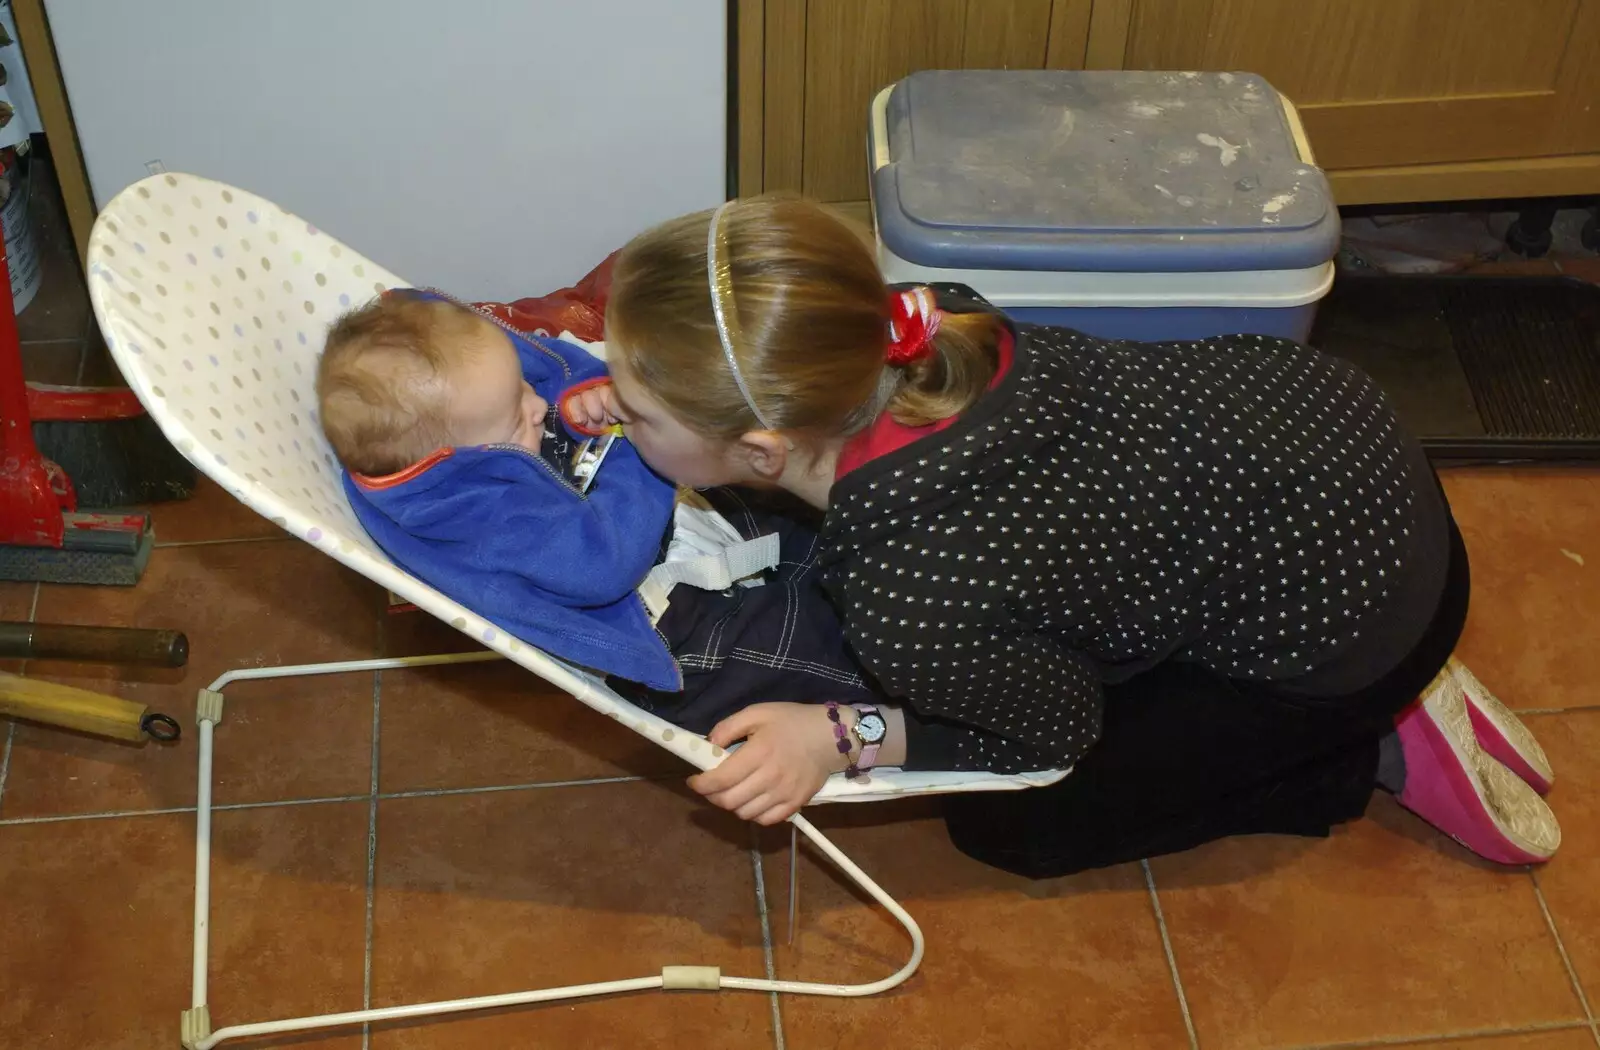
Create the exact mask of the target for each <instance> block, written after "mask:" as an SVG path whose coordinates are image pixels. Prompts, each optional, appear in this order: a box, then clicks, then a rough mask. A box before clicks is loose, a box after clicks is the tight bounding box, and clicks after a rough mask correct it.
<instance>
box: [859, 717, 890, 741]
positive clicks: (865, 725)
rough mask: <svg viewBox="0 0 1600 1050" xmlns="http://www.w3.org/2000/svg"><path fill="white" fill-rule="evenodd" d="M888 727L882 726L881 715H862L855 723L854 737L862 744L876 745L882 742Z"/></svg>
mask: <svg viewBox="0 0 1600 1050" xmlns="http://www.w3.org/2000/svg"><path fill="white" fill-rule="evenodd" d="M888 729H889V727H888V726H886V725H884V724H883V716H882V715H862V716H861V719H860V720H859V721H858V722H856V736H858V737H860V738H861V742H862V743H863V744H876V743H879V742H880V741H882V740H883V737H884V734H885V733H887V732H888Z"/></svg>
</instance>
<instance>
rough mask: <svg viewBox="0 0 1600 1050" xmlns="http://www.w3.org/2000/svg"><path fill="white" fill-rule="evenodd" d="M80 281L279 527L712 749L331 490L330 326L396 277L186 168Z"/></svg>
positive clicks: (690, 747) (909, 787)
mask: <svg viewBox="0 0 1600 1050" xmlns="http://www.w3.org/2000/svg"><path fill="white" fill-rule="evenodd" d="M88 262H89V292H90V298H91V300H92V301H93V304H94V311H95V316H96V317H97V318H98V319H99V322H100V328H101V331H102V332H103V333H104V335H105V339H106V345H107V346H108V347H109V348H110V350H111V353H112V356H113V357H114V358H115V359H116V362H117V365H118V367H119V368H120V369H121V370H122V373H123V375H124V376H125V377H126V378H127V381H128V384H129V386H131V387H132V388H133V390H134V392H135V393H137V394H138V396H139V399H140V400H141V401H142V402H143V403H144V405H145V408H146V409H147V410H148V411H149V413H150V415H151V417H152V418H154V419H155V421H156V422H157V423H158V424H159V425H160V426H161V429H162V431H163V432H164V433H165V434H166V436H167V438H168V439H169V440H170V441H172V443H173V444H174V445H175V446H177V448H178V449H179V451H181V452H182V453H183V454H184V455H185V456H186V457H188V458H189V459H190V460H191V461H192V462H193V463H194V464H195V466H197V467H198V468H199V469H200V470H202V471H203V472H205V473H206V474H208V475H209V476H210V477H211V478H212V479H214V480H215V481H216V482H217V483H218V484H220V485H221V486H222V487H223V488H225V489H227V490H228V492H230V493H232V494H233V495H234V496H235V497H237V498H238V499H239V500H240V501H241V502H243V503H244V504H245V505H247V506H249V507H250V508H251V509H253V510H255V511H256V512H257V513H260V514H262V515H264V516H266V517H267V518H270V519H271V520H272V521H273V522H275V523H277V524H278V525H280V526H282V527H283V528H284V529H286V530H288V531H289V532H291V533H293V534H294V535H295V536H298V537H300V538H301V539H303V540H304V541H305V542H307V543H310V544H312V545H313V546H315V547H317V548H318V549H319V550H322V551H324V552H325V553H327V554H328V555H329V556H330V557H333V558H336V559H338V560H339V561H340V562H342V563H343V564H345V565H347V566H349V567H350V568H351V569H354V570H355V571H356V572H359V573H361V574H362V575H363V576H366V577H368V578H370V579H372V580H374V581H375V582H377V583H378V584H380V585H382V586H384V587H386V588H388V589H389V590H391V591H393V592H394V593H396V594H398V595H401V596H402V597H404V598H406V599H407V600H409V601H411V602H414V603H416V605H418V606H419V607H420V608H422V609H424V610H426V611H428V612H430V613H432V614H433V615H435V616H438V617H439V618H441V619H443V620H445V621H447V622H449V623H450V624H452V625H453V626H454V627H456V628H457V629H458V630H460V631H462V632H464V633H466V634H468V635H470V636H472V637H473V638H475V639H477V640H479V641H481V642H482V643H483V644H484V645H486V646H488V647H489V648H491V649H493V650H495V651H497V652H499V653H500V654H502V655H503V656H505V657H506V658H508V659H511V660H514V661H516V662H517V663H519V664H521V665H522V666H523V667H525V668H527V669H528V670H530V671H532V672H533V673H535V674H537V675H539V676H540V677H542V678H545V679H547V680H548V681H550V682H552V683H553V684H555V685H557V686H559V687H560V688H562V689H565V690H566V691H568V692H570V693H572V694H573V695H574V696H575V697H577V698H578V699H579V700H581V701H583V702H584V703H585V704H588V705H589V706H590V707H592V708H595V709H596V710H597V711H600V712H601V713H603V714H606V715H609V716H610V717H612V718H615V719H617V720H618V721H620V722H622V723H623V724H625V725H627V726H628V727H629V728H631V729H633V730H635V731H636V732H638V733H640V734H642V735H644V736H646V737H648V738H650V739H651V740H653V741H654V742H656V743H657V744H659V745H660V746H662V747H665V748H667V749H668V750H669V751H672V752H673V753H674V754H677V755H678V756H679V757H681V758H683V759H684V760H686V761H688V762H690V763H691V764H693V765H695V766H698V767H701V768H706V767H709V766H712V765H715V764H716V763H717V762H718V761H720V758H721V753H720V751H717V750H716V749H714V748H712V747H711V745H710V744H709V743H708V742H707V741H706V740H705V739H704V738H703V737H700V736H697V735H695V734H693V733H688V732H686V731H684V730H681V729H677V728H675V727H674V726H672V725H671V724H669V723H667V722H664V721H662V720H661V719H660V718H657V717H656V716H654V715H652V714H650V713H649V712H646V711H643V710H640V709H639V708H637V707H635V706H633V705H632V704H629V703H628V702H627V701H625V700H623V699H622V698H621V697H619V696H618V695H617V694H616V693H614V692H613V691H612V690H611V689H610V688H609V687H608V686H607V685H606V684H605V682H604V681H603V680H602V679H601V678H599V677H597V676H595V675H593V674H590V673H588V672H586V671H584V670H582V669H579V668H574V667H570V666H568V665H566V664H564V663H562V662H560V661H558V660H556V659H554V658H553V657H551V656H549V655H547V654H545V653H544V652H542V651H540V650H538V649H536V648H534V647H532V646H529V645H527V644H525V643H523V642H521V641H518V640H517V639H516V638H512V637H509V636H507V635H506V634H505V633H504V632H502V631H500V630H499V629H497V628H495V627H494V626H492V625H491V624H489V623H488V622H487V621H485V620H484V619H482V618H481V617H479V616H478V615H477V614H475V613H474V612H473V611H472V610H471V609H468V608H466V607H464V606H462V605H460V604H458V603H456V602H454V601H452V600H450V599H449V598H446V597H445V596H444V595H442V594H440V593H439V592H437V591H435V590H433V589H432V588H431V587H428V586H427V585H426V584H424V583H422V582H421V581H420V580H418V579H416V578H414V577H412V576H410V575H408V574H407V573H405V572H404V571H402V570H401V569H399V568H398V567H396V566H395V565H394V564H393V563H392V562H390V561H389V559H388V558H387V557H386V556H385V555H384V554H383V552H382V551H380V550H379V549H378V548H377V547H376V546H374V545H373V543H372V541H371V540H369V539H368V538H367V536H366V533H365V532H364V531H363V530H362V528H361V526H360V524H358V523H357V521H356V518H355V516H354V515H353V514H352V513H351V511H350V507H349V504H348V503H347V502H346V500H345V496H344V492H343V489H342V487H341V485H340V480H339V467H338V465H337V463H336V462H335V460H334V457H333V454H332V452H331V451H330V449H329V447H328V444H327V441H326V440H324V438H323V436H322V432H321V428H320V426H319V425H318V421H317V409H316V392H315V385H314V384H315V377H316V362H317V356H318V354H320V353H321V351H322V344H323V336H324V333H325V332H326V330H327V327H328V324H329V323H330V322H331V321H332V320H333V319H334V318H335V317H337V316H338V315H339V313H340V312H342V311H343V310H345V309H346V308H348V307H350V306H352V305H358V304H360V303H362V302H364V301H366V300H367V299H369V298H371V297H372V296H373V295H375V294H376V293H378V292H381V291H383V290H385V289H387V288H392V287H397V286H399V287H403V286H406V285H407V284H408V282H406V281H404V280H403V279H401V278H400V277H397V276H396V275H394V274H392V273H390V272H388V271H387V270H385V269H384V268H383V267H381V266H379V265H377V264H375V263H373V262H371V261H370V260H368V259H365V258H363V257H362V256H361V255H360V254H359V253H358V252H356V251H354V250H352V249H351V248H349V247H348V246H346V245H344V244H341V243H340V242H339V241H337V240H335V239H334V238H332V237H330V236H328V235H327V234H326V233H324V232H322V231H321V230H319V229H318V228H317V227H316V226H315V225H314V224H312V223H309V222H306V221H305V220H303V219H300V218H298V217H296V216H294V215H291V214H290V213H288V212H286V211H284V210H283V209H282V208H280V207H278V206H277V205H276V204H273V203H272V202H270V201H267V200H263V199H262V198H260V197H257V196H255V195H254V194H251V193H248V192H246V191H244V190H240V189H236V188H234V187H231V186H226V185H223V184H221V183H218V182H214V181H211V180H209V179H204V178H199V177H197V176H193V175H181V174H164V175H156V176H152V177H150V178H148V179H144V180H142V181H140V182H138V183H136V184H134V185H133V186H130V187H129V188H128V189H126V190H124V191H123V192H122V193H121V194H119V195H118V196H117V197H116V198H115V199H114V200H113V201H111V203H110V204H109V205H108V206H107V207H106V209H105V210H104V211H103V212H102V213H101V215H100V217H99V220H98V221H97V222H96V223H95V227H94V232H93V234H92V236H91V238H90V242H89V255H88ZM1063 775H1064V774H1063V773H1060V772H1047V773H1038V774H1028V775H1024V776H995V775H993V774H986V773H960V774H957V773H907V772H901V771H898V770H882V771H878V772H876V773H874V774H873V775H872V776H870V777H866V778H861V779H860V780H857V781H850V780H846V779H845V778H844V777H842V776H838V777H834V778H832V779H831V780H830V781H829V782H828V784H827V785H826V786H825V787H824V788H823V790H822V791H821V792H820V793H819V794H818V795H817V797H816V799H815V800H814V801H818V802H823V801H868V800H871V799H876V798H882V797H885V796H889V795H900V794H907V793H933V792H951V791H980V790H998V789H1008V788H1019V787H1028V786H1033V785H1036V784H1045V783H1050V782H1052V781H1054V780H1058V779H1060V777H1061V776H1063Z"/></svg>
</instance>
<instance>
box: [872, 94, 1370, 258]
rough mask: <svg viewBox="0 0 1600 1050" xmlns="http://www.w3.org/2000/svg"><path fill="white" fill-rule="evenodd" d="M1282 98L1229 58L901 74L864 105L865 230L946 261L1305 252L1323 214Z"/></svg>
mask: <svg viewBox="0 0 1600 1050" xmlns="http://www.w3.org/2000/svg"><path fill="white" fill-rule="evenodd" d="M1289 111H1290V110H1289V108H1288V107H1286V104H1285V102H1284V100H1283V98H1282V96H1280V95H1279V94H1278V92H1277V91H1275V90H1274V89H1273V88H1272V86H1271V85H1270V84H1268V83H1267V82H1266V81H1265V80H1263V79H1262V78H1261V77H1258V76H1255V75H1252V74H1244V73H1150V72H1124V71H1088V72H1085V71H1067V70H1044V71H1033V70H1016V71H989V70H928V71H925V72H920V73H913V74H912V75H911V76H909V77H907V78H906V79H904V80H902V81H900V82H899V83H898V84H895V85H894V86H893V87H891V88H887V89H885V90H884V92H883V93H882V94H880V95H879V96H878V98H877V100H876V101H875V102H874V104H873V113H872V118H873V119H872V127H871V131H870V149H869V153H870V155H871V160H872V166H873V172H872V190H873V205H874V210H875V215H876V219H877V226H878V234H879V237H880V238H881V239H882V241H883V243H884V245H885V246H886V247H888V248H889V249H890V250H891V251H893V252H894V253H895V254H896V255H898V256H900V257H901V258H903V259H906V260H907V261H910V262H914V263H918V264H920V265H923V266H936V267H946V268H960V269H988V270H996V269H999V270H1088V271H1102V272H1105V271H1131V272H1143V273H1149V272H1195V271H1229V270H1232V271H1237V270H1284V269H1309V268H1311V267H1316V266H1321V265H1323V264H1325V263H1326V262H1328V260H1330V259H1332V258H1333V256H1334V254H1335V253H1336V252H1337V251H1338V245H1339V232H1340V225H1339V213H1338V209H1337V208H1336V206H1335V205H1334V201H1333V193H1332V191H1331V189H1330V188H1329V186H1328V180H1327V178H1326V177H1325V176H1324V175H1323V173H1322V172H1321V171H1320V170H1319V169H1318V168H1316V167H1315V166H1314V165H1313V164H1312V163H1311V158H1310V156H1309V150H1306V151H1304V152H1305V153H1306V155H1305V156H1302V148H1301V146H1300V144H1299V140H1298V139H1297V136H1296V131H1295V129H1294V128H1293V127H1291V124H1290V119H1289V116H1288V113H1289Z"/></svg>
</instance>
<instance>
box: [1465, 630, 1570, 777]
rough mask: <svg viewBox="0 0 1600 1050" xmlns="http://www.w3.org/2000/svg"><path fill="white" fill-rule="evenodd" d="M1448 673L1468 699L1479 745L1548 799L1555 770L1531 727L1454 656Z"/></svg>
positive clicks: (1468, 706) (1468, 710) (1468, 712)
mask: <svg viewBox="0 0 1600 1050" xmlns="http://www.w3.org/2000/svg"><path fill="white" fill-rule="evenodd" d="M1445 670H1446V671H1448V672H1449V673H1450V677H1452V678H1454V679H1455V680H1456V684H1457V685H1459V686H1461V691H1462V693H1464V694H1465V695H1466V698H1467V714H1469V715H1471V716H1472V728H1473V729H1474V730H1475V731H1476V732H1477V734H1478V743H1480V744H1482V745H1483V749H1484V750H1485V751H1487V752H1489V754H1490V755H1491V756H1493V758H1494V760H1495V761H1496V762H1499V763H1500V764H1501V765H1503V766H1505V767H1506V768H1507V769H1509V770H1511V772H1513V773H1515V774H1516V775H1517V776H1519V777H1521V778H1522V779H1523V781H1524V782H1526V783H1527V785H1528V786H1529V787H1531V788H1533V790H1535V791H1537V792H1538V793H1539V794H1541V795H1548V794H1549V793H1550V786H1551V785H1552V784H1554V783H1555V779H1556V774H1555V770H1553V769H1551V768H1550V760H1549V759H1548V758H1545V757H1544V748H1542V747H1540V746H1539V741H1537V740H1535V739H1534V738H1533V734H1532V733H1531V732H1529V731H1528V727H1527V726H1525V725H1523V724H1522V720H1521V719H1519V718H1518V717H1517V716H1516V715H1515V714H1513V713H1512V712H1511V709H1510V708H1508V707H1506V705H1505V704H1502V703H1501V702H1500V701H1499V700H1497V699H1495V695H1494V694H1493V693H1491V692H1489V690H1487V689H1485V688H1484V687H1483V683H1482V682H1480V681H1478V679H1477V677H1476V676H1474V675H1473V673H1472V672H1471V671H1469V670H1467V665H1466V664H1464V663H1462V662H1461V661H1460V660H1457V659H1456V658H1455V657H1453V656H1452V657H1451V658H1450V662H1449V663H1448V664H1446V665H1445Z"/></svg>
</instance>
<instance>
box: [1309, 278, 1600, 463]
mask: <svg viewBox="0 0 1600 1050" xmlns="http://www.w3.org/2000/svg"><path fill="white" fill-rule="evenodd" d="M1312 341H1313V342H1314V343H1316V344H1317V345H1318V346H1320V347H1322V348H1323V349H1324V350H1327V351H1328V352H1330V353H1335V354H1339V355H1341V356H1344V357H1347V358H1350V359H1351V360H1354V361H1355V362H1356V363H1357V364H1359V365H1361V366H1362V367H1363V368H1365V369H1366V370H1367V371H1368V372H1369V373H1371V375H1372V376H1373V377H1374V378H1375V379H1376V380H1377V381H1378V382H1379V383H1380V384H1381V385H1383V386H1384V388H1385V390H1386V391H1387V392H1388V393H1389V395H1390V397H1391V399H1392V400H1393V401H1394V403H1395V405H1396V408H1397V410H1398V411H1399V413H1400V415H1401V417H1402V418H1403V419H1404V420H1405V421H1406V423H1407V424H1408V426H1410V428H1411V429H1412V430H1413V431H1414V432H1416V433H1417V434H1419V435H1420V436H1421V437H1422V439H1423V443H1424V444H1425V445H1427V446H1428V448H1429V450H1430V452H1431V453H1433V454H1434V455H1435V456H1436V457H1438V458H1600V287H1596V286H1594V285H1590V284H1587V283H1584V282H1582V281H1576V280H1569V279H1564V278H1547V277H1471V276H1465V277H1404V276H1375V277H1352V278H1346V279H1342V280H1341V281H1340V282H1339V284H1338V285H1336V286H1335V290H1334V293H1333V294H1332V295H1330V296H1329V297H1328V299H1327V300H1326V301H1325V302H1324V304H1323V307H1322V309H1321V311H1319V314H1318V319H1317V331H1316V333H1315V334H1314V335H1313V337H1312Z"/></svg>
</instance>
